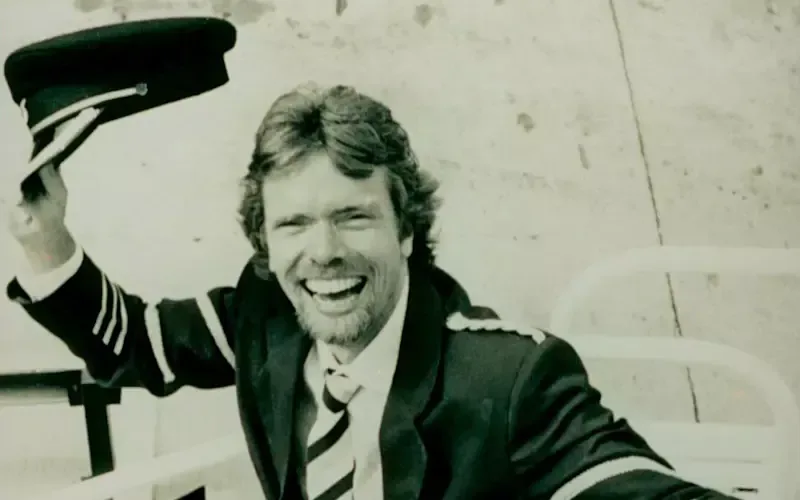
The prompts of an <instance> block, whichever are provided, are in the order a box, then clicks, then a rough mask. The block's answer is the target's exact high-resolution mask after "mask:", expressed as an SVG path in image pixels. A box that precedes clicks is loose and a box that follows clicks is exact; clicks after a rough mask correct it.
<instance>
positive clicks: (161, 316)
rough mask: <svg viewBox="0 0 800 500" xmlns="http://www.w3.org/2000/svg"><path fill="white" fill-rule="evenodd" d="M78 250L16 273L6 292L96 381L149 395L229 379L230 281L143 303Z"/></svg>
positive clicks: (231, 350) (232, 292)
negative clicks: (44, 270)
mask: <svg viewBox="0 0 800 500" xmlns="http://www.w3.org/2000/svg"><path fill="white" fill-rule="evenodd" d="M78 252H79V255H76V256H74V258H73V259H71V261H70V262H68V263H67V264H65V265H64V266H62V267H63V268H59V269H57V270H55V271H54V274H51V275H50V276H48V277H47V279H46V280H39V281H36V280H32V279H30V278H31V277H28V279H25V277H24V275H18V276H17V277H16V278H14V279H13V280H12V281H11V282H10V283H9V285H8V288H7V295H8V297H9V299H11V300H12V301H14V302H16V303H18V304H20V305H21V306H22V308H23V309H24V310H25V311H26V312H27V314H28V315H29V316H30V317H31V318H32V319H33V320H34V321H36V322H37V323H38V324H40V325H41V326H42V327H44V328H45V329H46V330H47V331H49V332H50V333H52V334H53V335H55V336H56V337H58V338H59V339H61V341H63V342H64V343H65V344H66V345H67V347H68V348H69V350H70V351H72V353H73V354H75V355H76V356H78V357H79V358H81V359H82V360H83V361H84V362H85V363H86V368H87V370H88V372H89V374H90V375H91V376H92V377H93V378H94V379H95V380H97V381H98V382H99V383H100V384H103V385H107V386H123V385H124V386H130V385H135V386H140V387H144V388H146V389H147V390H148V391H149V392H151V393H152V394H154V395H156V396H166V395H169V394H171V393H173V392H175V391H176V390H177V389H178V388H180V387H181V386H184V385H189V386H194V387H198V388H218V387H225V386H229V385H232V384H233V383H234V382H235V371H234V370H235V368H234V366H235V365H234V363H235V356H234V350H235V346H234V342H233V334H232V331H233V326H232V325H233V324H232V321H233V315H234V307H235V305H234V296H235V289H234V288H233V287H219V288H214V289H212V290H210V291H208V292H207V293H204V294H201V295H199V296H197V297H193V298H187V299H181V300H175V299H162V300H159V301H154V302H146V301H145V300H144V299H142V298H141V297H139V296H137V295H135V294H132V293H129V292H127V291H125V289H123V288H122V287H120V286H119V285H117V284H116V283H114V282H113V281H111V280H110V279H109V277H108V276H106V274H105V273H104V272H103V271H101V270H100V269H99V268H98V267H97V266H96V265H95V264H94V262H93V261H92V260H91V258H90V257H89V256H87V255H85V254H84V253H83V252H82V250H79V251H78ZM76 260H77V262H76ZM71 265H73V266H74V267H75V268H76V269H69V268H70V266H71ZM48 287H50V288H49V289H48Z"/></svg>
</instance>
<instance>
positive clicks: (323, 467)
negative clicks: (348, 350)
mask: <svg viewBox="0 0 800 500" xmlns="http://www.w3.org/2000/svg"><path fill="white" fill-rule="evenodd" d="M358 389H359V386H358V385H357V384H356V383H355V382H353V381H352V380H350V379H348V378H347V377H345V376H344V375H341V374H338V373H335V372H334V371H333V370H330V369H329V370H326V371H325V387H324V389H323V390H322V401H323V403H324V406H323V407H321V408H319V411H318V413H317V420H316V421H315V422H314V425H313V426H312V427H311V431H310V432H309V435H308V443H309V444H308V454H307V455H308V462H307V464H306V482H307V485H306V488H307V492H308V499H309V500H340V499H351V498H353V473H354V470H355V462H354V458H353V450H352V443H351V439H350V426H349V418H348V415H347V412H346V411H344V410H345V408H346V407H347V404H348V403H349V402H350V400H351V399H353V396H355V394H356V392H358Z"/></svg>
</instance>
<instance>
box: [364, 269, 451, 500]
mask: <svg viewBox="0 0 800 500" xmlns="http://www.w3.org/2000/svg"><path fill="white" fill-rule="evenodd" d="M426 274H428V272H427V271H415V270H413V269H412V271H411V273H410V283H409V287H410V288H409V297H408V308H407V311H406V315H405V323H404V327H403V337H402V340H401V341H400V353H399V358H398V363H397V368H396V371H395V374H394V378H393V380H392V386H391V390H390V392H389V398H388V401H387V404H386V408H385V410H384V415H383V421H382V422H381V431H380V446H381V461H382V463H383V478H384V481H383V487H384V499H385V500H400V499H404V500H406V499H416V498H419V495H420V491H421V489H422V485H423V482H424V480H425V470H426V468H427V459H428V456H427V452H426V451H425V446H424V444H423V441H422V437H421V436H420V432H419V428H418V425H419V421H420V417H421V415H422V413H423V411H424V410H425V408H426V406H427V404H428V401H429V400H430V397H431V394H432V392H433V390H434V387H435V385H436V380H437V374H438V371H439V362H440V357H441V352H442V341H443V334H442V325H443V321H444V309H443V307H442V301H441V298H440V297H439V294H437V293H436V291H435V290H434V287H433V285H432V284H431V282H430V280H429V279H428V277H427V276H426Z"/></svg>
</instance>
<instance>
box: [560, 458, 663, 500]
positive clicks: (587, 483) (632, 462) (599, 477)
mask: <svg viewBox="0 0 800 500" xmlns="http://www.w3.org/2000/svg"><path fill="white" fill-rule="evenodd" d="M637 470H649V471H654V472H660V473H661V474H666V475H669V476H673V477H675V472H674V471H672V470H670V469H668V468H667V467H664V466H663V465H661V464H660V463H658V462H655V461H653V460H650V459H648V458H644V457H623V458H616V459H613V460H609V461H608V462H602V463H600V464H598V465H595V466H594V467H592V468H590V469H587V470H585V471H583V472H581V473H580V474H578V475H577V476H576V477H574V478H572V479H571V480H570V481H568V482H567V483H566V484H564V485H563V486H562V487H561V488H559V489H558V491H556V493H555V494H554V495H553V496H552V497H551V499H550V500H572V499H574V498H575V497H577V496H578V495H580V494H581V493H583V492H585V491H586V490H588V489H589V488H591V487H593V486H595V485H596V484H598V483H600V482H602V481H605V480H606V479H610V478H612V477H614V476H618V475H620V474H625V473H628V472H633V471H637Z"/></svg>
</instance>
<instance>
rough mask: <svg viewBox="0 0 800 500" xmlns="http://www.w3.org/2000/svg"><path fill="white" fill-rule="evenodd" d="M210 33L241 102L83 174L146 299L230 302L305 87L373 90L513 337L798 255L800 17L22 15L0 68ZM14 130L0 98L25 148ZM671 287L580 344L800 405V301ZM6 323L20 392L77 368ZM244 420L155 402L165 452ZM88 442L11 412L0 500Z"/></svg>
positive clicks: (614, 386)
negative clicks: (221, 28) (61, 40)
mask: <svg viewBox="0 0 800 500" xmlns="http://www.w3.org/2000/svg"><path fill="white" fill-rule="evenodd" d="M209 13H214V14H215V15H223V14H224V15H229V18H230V19H231V20H232V21H233V22H234V23H235V24H237V26H238V27H239V29H240V35H239V42H238V44H237V47H236V48H235V49H234V50H233V51H232V52H231V53H230V54H229V56H228V64H229V68H230V73H231V82H230V83H229V84H228V85H227V86H226V87H224V88H222V89H219V90H217V91H214V92H212V93H210V94H207V95H204V96H201V97H197V98H194V99H191V100H188V101H185V102H182V103H180V104H176V105H173V106H170V107H168V108H163V109H158V110H155V111H152V112H149V113H147V114H142V115H140V116H137V117H134V118H131V119H129V120H126V121H124V122H119V123H116V124H114V125H110V126H107V127H104V128H103V129H102V130H100V131H98V132H97V133H96V136H95V137H94V138H93V139H92V140H91V141H89V142H88V143H87V144H86V145H85V146H84V147H83V148H82V149H81V150H80V151H79V152H78V153H77V154H76V155H75V157H74V158H73V159H72V160H70V162H69V165H68V168H67V169H66V177H67V182H68V185H69V187H70V193H71V200H70V204H71V208H70V215H69V218H70V223H71V225H72V227H73V228H74V230H75V233H76V234H77V235H78V236H79V238H80V240H81V242H82V243H83V244H84V246H85V247H86V248H87V249H88V251H89V252H91V254H92V255H93V257H94V258H95V259H96V260H97V261H98V262H99V263H101V265H102V266H103V267H104V269H105V270H106V271H107V272H108V273H109V274H110V275H111V276H112V277H113V278H114V279H116V280H117V281H118V282H120V283H122V284H123V285H125V286H126V287H127V288H128V289H129V290H131V291H134V292H137V293H141V294H144V295H146V296H148V297H158V296H164V295H170V296H183V295H189V294H193V293H196V292H198V291H202V290H205V289H206V288H208V287H210V286H214V285H217V284H220V283H224V282H230V281H232V280H234V279H235V278H236V276H237V274H238V272H239V271H240V269H241V266H242V264H243V263H244V261H245V260H246V258H247V257H248V252H249V249H248V248H247V246H246V244H245V242H244V240H243V238H242V237H241V236H240V235H239V234H238V228H237V226H236V224H235V222H234V217H233V215H234V209H235V203H236V197H237V195H238V192H237V187H236V182H237V179H238V177H239V176H240V175H241V174H242V172H243V168H244V165H245V163H246V160H247V157H248V155H249V150H250V143H251V140H252V135H253V133H254V131H255V128H256V126H257V124H258V122H259V120H260V118H261V117H262V115H263V113H264V112H265V110H266V107H267V106H268V105H269V103H270V102H271V101H272V100H273V99H274V98H275V97H276V96H277V95H278V94H279V93H281V92H283V91H286V90H288V89H289V88H291V87H293V86H294V85H295V84H297V83H300V82H303V81H307V80H316V81H319V82H322V83H337V82H338V83H348V84H353V85H356V86H357V87H358V88H359V89H361V90H363V91H365V92H367V93H369V94H372V95H373V96H375V97H378V98H380V99H381V100H383V101H384V102H386V103H387V104H389V105H390V106H391V107H392V108H393V109H394V110H395V114H396V116H397V117H398V119H399V120H400V121H401V122H402V123H403V124H404V125H405V126H406V127H407V129H408V131H409V133H410V134H411V138H412V144H413V145H414V147H415V149H416V150H417V152H418V155H419V157H420V159H421V161H422V164H423V165H424V167H425V168H427V169H429V170H431V171H432V172H434V173H435V174H436V175H437V176H438V177H439V178H440V179H441V181H442V184H443V188H442V194H443V196H444V197H445V206H444V207H443V210H442V213H441V251H440V255H441V264H442V265H443V266H444V267H445V268H446V269H448V270H451V271H452V272H453V273H455V274H456V275H457V276H458V277H459V278H460V279H461V281H462V282H463V284H464V285H465V286H466V287H467V288H468V289H469V290H470V291H471V292H472V293H473V295H474V297H475V299H476V300H477V301H478V302H481V303H485V304H488V305H491V306H494V307H495V308H496V309H497V310H499V311H500V312H501V313H503V314H505V315H508V316H514V317H518V318H520V319H523V320H526V321H528V322H531V323H534V324H538V325H542V326H545V325H546V324H547V322H548V315H549V313H550V311H551V309H552V307H553V305H554V303H555V300H556V298H557V297H558V294H559V293H560V292H561V291H563V290H564V288H565V287H566V285H567V284H568V282H569V280H570V279H572V278H574V277H576V276H577V275H578V274H579V273H580V272H581V271H582V270H583V269H585V268H586V267H587V266H588V265H590V264H591V263H593V262H595V261H597V260H599V259H603V258H606V257H610V256H613V255H615V254H618V253H620V252H622V251H624V250H626V249H629V248H632V247H639V246H650V245H657V244H659V242H663V243H665V244H671V245H718V246H763V247H777V248H782V247H797V246H798V245H800V226H798V219H800V160H798V158H800V144H798V139H797V138H796V136H798V134H800V98H798V91H800V54H798V51H797V46H798V42H800V2H798V1H797V0H781V1H774V2H762V1H756V0H707V1H704V2H697V1H692V0H639V1H634V0H626V1H616V2H608V1H598V0H573V1H571V2H556V1H554V0H540V1H537V2H522V1H519V0H505V1H503V0H495V1H494V2H492V1H489V0H482V1H480V2H477V1H476V2H472V4H471V6H470V7H469V8H467V7H466V5H465V4H464V2H456V1H455V0H448V1H438V2H429V3H425V4H418V5H413V4H404V3H401V2H392V3H391V4H390V3H389V2H388V1H387V0H370V1H366V0H351V1H350V5H349V7H348V9H347V10H346V11H345V12H344V14H343V15H342V16H340V17H337V16H336V15H335V13H334V2H333V1H332V0H331V1H321V0H314V1H312V0H303V1H299V0H293V1H291V2H290V1H288V0H283V1H274V2H258V1H253V0H249V1H227V2H222V1H216V2H204V1H195V2H189V1H174V2H167V1H161V2H159V1H145V0H139V1H128V2H111V1H106V2H103V1H101V0H95V1H90V0H83V1H76V2H72V3H71V2H68V1H58V2H57V1H54V0H35V1H34V0H27V1H25V2H22V1H17V2H5V3H3V4H2V6H0V19H2V21H0V23H1V24H2V29H0V54H3V55H5V54H7V53H8V52H10V51H11V50H13V49H14V48H16V47H18V46H19V45H21V44H23V43H27V42H29V41H33V40H35V39H38V38H42V37H46V36H51V35H54V34H57V33H61V32H65V31H69V30H72V29H78V28H82V27H87V26H91V25H96V24H102V23H107V22H112V21H116V20H120V19H121V18H123V17H124V18H126V19H137V18H145V17H162V16H166V15H175V14H209ZM17 113H18V112H17V111H16V110H15V109H13V106H12V104H11V102H10V99H6V98H3V99H0V127H2V130H3V131H4V134H6V136H7V137H15V134H19V132H18V131H17V129H18V128H19V127H20V124H19V123H18V120H16V116H17ZM98 206H101V207H102V210H98ZM3 248H4V249H5V248H6V247H3ZM4 251H6V252H7V253H6V256H10V253H9V252H10V250H4ZM10 262H11V260H10V258H3V259H0V273H2V275H3V276H4V277H9V276H11V274H12V273H13V267H12V265H11V264H10ZM671 281H672V282H671V287H670V286H669V284H668V283H667V281H666V280H665V278H664V277H663V276H660V275H658V276H656V275H647V276H641V277H635V278H630V279H621V280H618V281H615V282H613V283H610V284H609V285H608V286H607V287H606V288H605V289H604V290H602V293H598V294H597V296H596V297H592V299H591V300H590V302H589V303H588V304H587V307H586V308H585V310H584V311H582V313H581V315H580V316H579V317H578V318H577V320H576V324H577V325H578V329H577V330H576V332H578V331H580V332H581V333H611V334H637V335H650V336H676V335H682V336H685V337H689V338H697V339H707V340H713V341H718V342H722V343H724V344H727V345H731V346H734V347H738V348H741V349H743V350H745V351H747V352H750V353H752V354H754V355H756V356H758V357H760V358H761V359H763V360H765V361H766V362H768V363H770V364H771V365H772V366H774V367H775V368H776V369H777V370H778V371H779V372H780V373H781V375H782V376H783V377H784V378H785V380H786V381H787V382H788V383H789V384H790V385H791V386H792V387H793V389H794V391H795V394H798V396H800V364H798V363H797V362H796V360H797V355H798V353H800V334H799V333H798V327H797V325H798V324H800V312H798V311H800V308H798V307H797V304H798V303H800V280H798V279H797V278H789V277H787V278H769V279H767V278H760V279H756V278H742V277H731V276H728V275H689V274H687V275H683V274H679V275H673V276H672V280H671ZM675 311H677V318H676V315H675ZM0 318H2V322H3V326H4V328H3V334H2V335H1V336H0V369H2V370H6V369H8V368H10V367H12V366H27V365H32V364H36V365H53V364H63V363H73V364H74V361H73V360H71V358H70V356H69V354H68V353H67V352H66V350H65V349H64V348H63V347H62V346H61V345H60V344H58V343H57V342H55V341H54V340H52V339H51V338H49V337H48V336H47V335H46V334H44V333H43V332H41V331H40V330H39V329H38V328H37V327H35V326H34V325H33V324H32V323H30V322H29V321H28V320H27V319H26V318H25V317H24V316H23V315H22V314H21V311H20V310H18V309H17V308H16V307H15V306H13V305H11V304H8V303H0ZM576 332H556V333H560V334H562V335H565V336H568V335H569V334H570V333H576ZM590 366H591V368H592V373H593V375H594V377H595V382H596V384H597V385H599V386H600V388H601V389H603V390H604V391H605V393H606V396H607V400H608V402H609V404H612V405H615V407H619V408H624V409H625V411H626V413H634V414H636V416H645V417H656V416H657V417H662V418H669V419H677V420H692V419H695V418H699V419H701V420H703V421H728V422H741V423H755V422H766V421H768V419H769V415H768V412H766V411H765V408H764V405H763V404H762V403H761V402H760V399H759V398H758V395H757V394H754V393H753V391H750V390H748V388H747V387H746V386H744V385H742V384H741V383H739V382H738V381H736V380H734V379H731V378H730V377H728V376H727V375H724V374H721V373H717V372H713V371H711V370H708V369H702V368H696V369H694V368H693V369H692V370H691V371H689V372H687V370H686V369H685V368H684V367H672V366H660V365H653V364H644V363H643V364H641V365H637V364H631V365H630V366H628V365H615V366H611V365H605V364H601V363H591V365H590ZM231 402H232V399H231V395H230V394H229V393H224V392H223V393H220V394H213V395H206V396H204V397H203V398H197V396H196V395H195V394H194V393H192V392H191V391H185V392H182V393H181V394H180V395H178V396H176V397H174V398H171V399H170V400H166V401H163V402H160V403H159V414H160V425H159V433H158V438H157V442H158V448H159V449H160V450H173V449H180V448H182V447H184V446H186V445H187V444H189V443H194V442H200V441H203V440H205V439H207V438H208V437H209V436H211V435H218V434H222V433H225V432H227V431H229V430H231V428H233V427H236V426H237V425H238V422H237V419H236V416H235V406H234V405H233V404H231ZM126 411H128V412H129V413H130V412H133V411H134V410H126ZM197 415H202V418H197ZM81 418H82V417H81V415H80V413H79V412H76V410H73V409H62V408H57V407H53V408H32V409H13V408H7V409H2V408H0V432H2V436H1V437H0V442H2V443H4V444H3V446H0V475H1V476H0V497H3V498H6V497H9V498H11V496H9V493H12V492H13V493H15V494H18V493H21V492H33V491H38V490H42V489H44V490H47V489H50V488H52V487H55V486H58V485H64V484H69V483H70V482H74V481H75V480H77V477H78V476H79V475H81V474H84V473H85V472H86V462H85V460H86V452H85V450H84V444H83V436H82V435H81V433H80V429H81V428H82V427H81ZM70 425H74V427H75V429H76V434H75V435H74V436H68V437H65V436H61V431H62V430H63V429H64V428H66V426H70ZM11 478H13V480H12V479H11Z"/></svg>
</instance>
